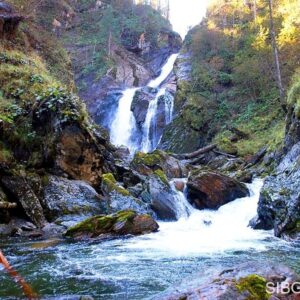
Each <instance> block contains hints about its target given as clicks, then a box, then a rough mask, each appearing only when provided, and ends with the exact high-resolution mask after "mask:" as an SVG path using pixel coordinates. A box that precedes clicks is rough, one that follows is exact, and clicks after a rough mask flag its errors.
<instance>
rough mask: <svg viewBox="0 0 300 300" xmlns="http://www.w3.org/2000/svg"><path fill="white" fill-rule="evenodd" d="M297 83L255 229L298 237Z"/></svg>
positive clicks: (299, 157) (299, 146)
mask: <svg viewBox="0 0 300 300" xmlns="http://www.w3.org/2000/svg"><path fill="white" fill-rule="evenodd" d="M299 99H300V95H299V83H296V84H295V86H294V87H293V88H292V89H291V92H290V93H289V96H288V104H289V106H288V116H287V127H286V137H285V149H284V154H283V155H282V158H281V160H280V163H279V165H278V167H277V168H276V170H275V172H273V175H272V176H269V177H268V178H267V179H266V181H265V184H264V186H263V189H262V191H261V195H260V199H259V206H258V218H257V220H256V221H255V222H253V223H252V226H253V227H254V228H256V229H273V228H274V230H275V235H276V236H278V237H282V238H285V239H288V240H289V239H293V240H298V241H299V240H300V194H299V191H300V116H299V101H300V100H299Z"/></svg>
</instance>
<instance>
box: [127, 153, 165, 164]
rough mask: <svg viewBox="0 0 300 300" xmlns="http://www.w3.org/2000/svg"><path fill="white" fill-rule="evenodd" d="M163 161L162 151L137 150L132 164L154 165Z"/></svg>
mask: <svg viewBox="0 0 300 300" xmlns="http://www.w3.org/2000/svg"><path fill="white" fill-rule="evenodd" d="M162 162H163V152H162V151H160V150H155V151H154V152H152V153H143V152H137V153H136V154H135V156H134V158H133V161H132V164H133V165H134V166H139V165H146V166H148V167H150V168H151V167H155V166H158V165H160V164H161V163H162Z"/></svg>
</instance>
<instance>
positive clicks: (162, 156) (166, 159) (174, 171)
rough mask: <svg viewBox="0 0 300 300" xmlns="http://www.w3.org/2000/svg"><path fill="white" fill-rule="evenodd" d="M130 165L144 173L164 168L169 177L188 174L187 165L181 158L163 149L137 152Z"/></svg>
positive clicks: (147, 173)
mask: <svg viewBox="0 0 300 300" xmlns="http://www.w3.org/2000/svg"><path fill="white" fill-rule="evenodd" d="M130 166H131V168H133V169H134V170H136V171H137V172H139V173H140V174H142V175H150V174H153V173H154V171H155V170H157V169H160V170H162V171H163V172H164V173H165V174H166V176H167V177H168V178H169V179H171V178H181V177H184V176H185V175H187V169H186V167H185V166H184V165H183V164H182V163H181V162H180V161H179V160H177V159H176V158H174V157H172V156H170V155H168V154H167V153H165V152H164V151H161V150H155V151H153V152H151V153H142V152H137V153H136V154H135V156H134V158H133V160H132V162H131V165H130Z"/></svg>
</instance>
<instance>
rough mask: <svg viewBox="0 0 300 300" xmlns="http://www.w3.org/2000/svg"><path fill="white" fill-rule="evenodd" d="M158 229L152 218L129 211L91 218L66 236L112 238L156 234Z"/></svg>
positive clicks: (70, 229) (71, 229)
mask: <svg viewBox="0 0 300 300" xmlns="http://www.w3.org/2000/svg"><path fill="white" fill-rule="evenodd" d="M158 227H159V226H158V224H157V223H156V222H155V221H154V220H153V219H152V217H151V216H149V215H139V214H137V213H136V212H135V211H133V210H127V211H120V212H118V213H116V214H113V215H100V216H95V217H92V218H89V219H87V220H85V221H83V222H81V223H79V224H77V225H75V226H73V227H71V228H69V229H68V230H67V232H66V234H65V235H66V236H67V237H73V238H111V237H118V236H122V235H129V234H130V235H141V234H146V233H150V232H155V231H157V230H158Z"/></svg>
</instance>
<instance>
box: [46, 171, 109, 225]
mask: <svg viewBox="0 0 300 300" xmlns="http://www.w3.org/2000/svg"><path fill="white" fill-rule="evenodd" d="M43 184H44V187H43V192H42V196H41V203H42V206H43V208H44V212H45V215H46V217H47V219H48V220H49V221H54V220H56V219H57V218H59V220H60V221H61V222H62V221H63V220H72V219H75V220H77V219H78V217H80V218H84V217H88V216H92V215H95V214H100V213H103V212H105V203H104V201H102V199H101V198H100V196H99V195H98V193H97V192H96V191H95V190H94V188H92V187H91V186H90V185H89V184H87V183H86V182H84V181H79V180H69V179H66V178H61V177H58V176H44V177H43Z"/></svg>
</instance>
